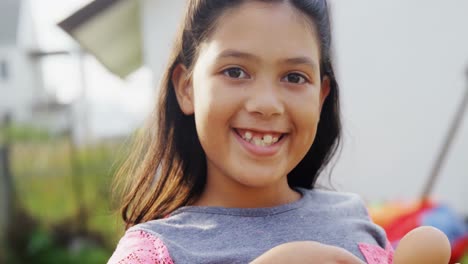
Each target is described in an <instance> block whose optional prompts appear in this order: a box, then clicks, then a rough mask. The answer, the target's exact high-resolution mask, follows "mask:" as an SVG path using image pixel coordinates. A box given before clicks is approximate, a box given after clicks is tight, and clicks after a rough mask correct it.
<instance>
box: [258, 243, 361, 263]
mask: <svg viewBox="0 0 468 264" xmlns="http://www.w3.org/2000/svg"><path fill="white" fill-rule="evenodd" d="M264 263H269V264H271V263H289V264H296V263H298V264H299V263H301V264H302V263H304V264H306V263H323V264H363V263H364V262H362V261H361V260H360V259H358V258H357V257H356V256H354V255H353V254H351V253H350V252H348V251H346V250H344V249H342V248H339V247H334V246H329V245H324V244H321V243H318V242H312V241H296V242H289V243H285V244H281V245H279V246H276V247H274V248H272V249H270V250H268V251H267V252H265V253H263V254H262V255H260V256H259V257H258V258H256V259H254V260H253V261H252V262H251V264H264Z"/></svg>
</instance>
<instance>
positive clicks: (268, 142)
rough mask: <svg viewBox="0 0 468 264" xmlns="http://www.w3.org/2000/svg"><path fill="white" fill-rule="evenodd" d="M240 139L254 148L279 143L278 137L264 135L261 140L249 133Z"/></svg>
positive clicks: (245, 133)
mask: <svg viewBox="0 0 468 264" xmlns="http://www.w3.org/2000/svg"><path fill="white" fill-rule="evenodd" d="M242 138H243V139H244V140H245V141H247V142H250V143H252V144H254V145H256V146H261V147H265V146H270V145H272V144H274V143H276V142H278V141H279V138H278V137H273V136H272V135H270V134H265V135H264V136H263V138H261V137H258V136H255V137H254V136H253V133H252V132H249V131H246V132H244V135H243V136H242Z"/></svg>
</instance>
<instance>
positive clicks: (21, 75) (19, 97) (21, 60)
mask: <svg viewBox="0 0 468 264" xmlns="http://www.w3.org/2000/svg"><path fill="white" fill-rule="evenodd" d="M29 11H30V10H29V5H28V4H27V3H26V2H24V3H23V4H22V5H21V10H20V15H19V19H18V20H19V25H18V36H17V41H16V44H15V45H9V46H0V59H6V61H7V63H8V75H9V76H8V80H6V81H0V112H5V111H8V112H11V113H12V114H13V117H14V118H15V120H16V121H20V122H22V121H29V120H31V118H32V105H33V104H34V103H35V101H36V100H37V97H38V96H42V95H43V93H44V90H43V87H42V81H41V78H40V74H41V72H40V67H39V66H38V64H37V63H36V61H34V60H32V59H31V58H30V57H29V55H28V52H29V51H30V50H32V49H34V48H35V47H36V40H35V33H34V28H33V21H32V17H31V14H30V12H29Z"/></svg>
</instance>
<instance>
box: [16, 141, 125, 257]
mask: <svg viewBox="0 0 468 264" xmlns="http://www.w3.org/2000/svg"><path fill="white" fill-rule="evenodd" d="M120 148H121V147H120V145H119V143H106V144H104V143H101V144H97V145H93V146H88V147H86V148H80V149H74V148H72V146H71V145H70V143H69V141H68V140H67V139H66V138H61V139H48V140H45V141H29V142H15V143H14V144H12V146H11V158H10V159H11V170H12V174H13V179H14V184H15V191H16V197H17V198H18V200H17V201H18V204H19V206H20V207H21V208H22V209H24V210H25V211H26V212H27V213H28V214H29V215H30V216H32V218H34V219H35V220H37V221H38V222H39V224H40V226H41V228H43V230H50V229H51V228H52V227H53V226H56V225H58V224H60V223H62V224H63V223H66V222H67V221H68V222H70V223H74V224H77V225H80V224H79V223H77V221H70V219H72V220H73V219H77V215H78V214H79V211H80V208H82V209H84V212H85V214H84V215H85V219H86V229H87V230H88V231H90V232H92V233H95V234H99V235H100V236H101V237H103V238H104V244H105V251H102V250H97V251H95V252H94V251H92V250H91V249H90V248H85V249H84V250H88V251H87V253H86V255H89V256H101V258H100V259H101V261H102V259H103V258H108V257H109V256H110V254H111V253H112V250H113V249H114V247H115V245H116V243H117V241H118V239H119V238H120V237H121V236H122V234H123V227H122V223H121V222H120V217H119V216H118V215H117V214H116V212H115V210H113V209H112V207H111V200H110V197H111V195H110V194H111V182H112V177H113V174H114V171H115V169H116V165H115V164H114V163H115V160H116V153H118V152H119V151H118V150H119V149H120ZM73 228H75V227H73V226H70V229H73ZM39 237H41V236H39ZM43 240H44V239H42V240H41V239H39V241H43ZM31 243H32V242H31ZM54 252H55V251H54ZM57 252H58V251H57ZM57 252H55V253H57ZM93 252H94V253H93ZM57 254H58V253H57ZM60 254H66V251H64V252H62V253H60ZM106 254H107V255H106ZM46 255H47V254H46ZM76 259H80V258H79V257H76ZM96 259H99V257H96ZM96 263H99V262H96Z"/></svg>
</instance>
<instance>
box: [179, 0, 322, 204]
mask: <svg viewBox="0 0 468 264" xmlns="http://www.w3.org/2000/svg"><path fill="white" fill-rule="evenodd" d="M319 55H320V52H319V42H318V39H317V37H316V32H315V29H314V28H313V27H312V26H311V25H310V22H309V21H308V20H307V19H306V18H305V17H304V16H303V15H301V14H300V12H299V11H298V10H295V9H294V7H292V6H290V5H289V4H268V3H261V2H257V1H248V2H247V3H245V4H243V5H241V6H240V7H238V8H235V9H232V10H229V11H227V12H226V13H225V14H224V15H223V16H222V17H220V18H219V20H218V22H217V26H216V28H215V30H214V31H213V32H212V34H211V35H210V37H209V39H208V40H207V41H206V42H204V43H203V44H202V46H201V47H200V53H199V56H198V59H197V61H196V63H195V65H194V70H193V74H192V75H191V76H190V77H189V76H188V73H187V71H186V70H185V68H184V67H183V66H179V67H177V68H176V70H175V71H174V74H173V82H174V86H175V87H176V93H177V97H178V101H179V104H180V106H181V109H182V111H183V112H184V113H185V114H194V116H195V123H196V130H197V133H198V137H199V139H200V143H201V145H202V147H203V149H204V151H205V153H206V159H207V185H206V188H205V192H204V194H203V195H202V198H201V200H203V199H204V197H212V199H211V202H207V203H206V204H210V203H211V204H215V205H221V206H222V205H224V206H226V205H229V204H230V205H231V206H236V205H235V202H232V201H233V200H232V199H230V198H228V196H229V195H231V194H232V195H235V197H236V199H237V200H235V201H241V200H242V197H243V196H242V194H245V197H248V196H249V195H248V194H249V193H252V191H255V194H256V195H257V197H258V199H259V200H258V201H260V200H261V199H262V198H261V194H262V193H263V194H265V195H266V196H270V197H274V199H276V201H271V199H270V200H269V202H271V203H272V204H275V203H276V202H278V203H281V201H285V200H287V198H286V197H287V196H288V195H289V197H291V192H292V191H291V189H290V188H289V187H288V184H287V174H288V173H289V172H290V171H291V170H292V169H293V168H294V167H295V166H296V165H297V164H298V163H299V162H300V161H301V159H302V158H303V157H304V156H305V154H306V153H307V151H308V150H309V148H310V147H311V145H312V143H313V141H314V138H315V134H316V128H317V124H318V121H319V117H320V110H321V106H322V103H323V101H324V100H325V98H326V96H327V94H328V92H329V85H328V83H329V82H328V80H327V79H326V78H325V80H324V81H323V82H321V79H320V71H319V70H320V69H319V65H320V57H319ZM309 176H310V175H304V177H309ZM239 195H240V196H239ZM266 196H265V197H266ZM205 200H206V201H209V199H208V200H207V199H205ZM240 203H242V202H240ZM250 203H255V201H250ZM260 203H261V202H260Z"/></svg>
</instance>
